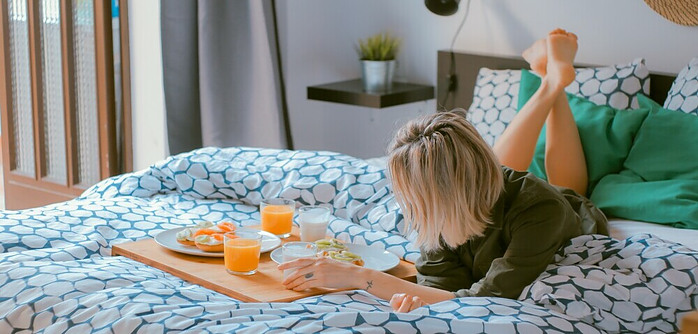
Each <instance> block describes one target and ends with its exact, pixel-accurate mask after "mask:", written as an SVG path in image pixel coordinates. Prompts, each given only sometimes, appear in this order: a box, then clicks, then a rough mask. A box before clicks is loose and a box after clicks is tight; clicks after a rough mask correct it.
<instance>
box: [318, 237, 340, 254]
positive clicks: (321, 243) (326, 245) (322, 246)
mask: <svg viewBox="0 0 698 334" xmlns="http://www.w3.org/2000/svg"><path fill="white" fill-rule="evenodd" d="M315 246H317V252H318V254H319V255H320V256H327V254H328V253H329V252H331V251H337V252H339V251H344V250H347V246H345V245H344V243H343V242H342V241H341V240H337V239H335V238H332V239H322V240H318V241H315Z"/></svg>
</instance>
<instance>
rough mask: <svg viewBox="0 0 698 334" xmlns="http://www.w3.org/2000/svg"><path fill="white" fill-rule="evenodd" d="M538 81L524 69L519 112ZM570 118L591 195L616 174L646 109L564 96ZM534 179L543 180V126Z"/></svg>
mask: <svg viewBox="0 0 698 334" xmlns="http://www.w3.org/2000/svg"><path fill="white" fill-rule="evenodd" d="M540 82H541V80H540V78H539V77H538V76H536V75H535V74H533V73H531V72H529V71H526V70H524V71H523V72H522V74H521V86H520V87H519V109H521V107H523V105H524V104H526V102H527V101H528V100H529V99H530V98H531V96H533V94H534V93H535V92H536V90H537V89H538V87H539V86H540ZM567 100H568V101H569V103H570V109H571V110H572V115H573V117H574V119H575V121H576V122H577V129H578V131H579V137H580V139H581V141H582V147H583V149H584V155H585V158H586V163H587V173H588V174H589V187H588V190H587V194H585V195H588V194H591V192H592V191H593V190H594V188H595V186H596V184H597V183H598V182H599V180H601V178H602V177H604V176H605V175H608V174H612V173H618V172H620V171H621V169H622V167H623V162H624V160H625V158H626V156H627V155H628V152H629V151H630V148H631V146H632V143H633V139H634V138H635V134H636V133H637V131H638V129H639V128H640V125H642V122H643V120H644V119H645V117H647V114H648V112H649V109H647V108H640V109H636V110H618V109H615V108H612V107H609V106H605V105H604V106H601V105H596V104H594V103H592V102H590V101H589V100H587V99H584V98H581V97H578V96H575V95H571V94H567ZM529 171H530V172H531V173H533V174H535V175H536V176H538V177H540V178H543V179H546V180H547V175H546V173H545V127H543V130H542V131H541V134H540V136H539V137H538V142H537V143H536V150H535V154H534V157H533V161H532V162H531V166H530V167H529Z"/></svg>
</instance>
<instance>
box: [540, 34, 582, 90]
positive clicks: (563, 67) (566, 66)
mask: <svg viewBox="0 0 698 334" xmlns="http://www.w3.org/2000/svg"><path fill="white" fill-rule="evenodd" d="M546 42H547V43H546V46H547V50H548V57H547V58H548V62H547V65H546V71H547V74H548V75H547V77H548V78H549V79H550V80H551V83H553V85H554V86H557V87H561V88H564V87H567V85H569V84H571V83H572V81H574V77H575V71H574V67H573V66H572V63H573V62H574V56H575V55H576V54H577V35H575V34H573V33H571V32H566V31H565V30H562V29H555V30H553V31H551V32H550V33H549V34H548V38H547V39H546Z"/></svg>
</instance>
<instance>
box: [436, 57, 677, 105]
mask: <svg viewBox="0 0 698 334" xmlns="http://www.w3.org/2000/svg"><path fill="white" fill-rule="evenodd" d="M451 60H453V62H451ZM578 66H580V67H589V66H593V67H596V66H597V65H584V64H579V65H578ZM482 67H487V68H490V69H493V70H502V69H522V68H526V69H527V68H529V67H528V63H526V61H525V60H523V58H521V57H507V56H493V55H484V54H473V53H459V52H450V51H439V56H438V69H437V83H436V98H437V100H436V103H437V109H439V110H443V109H445V110H450V109H453V108H464V109H468V107H470V104H471V103H472V102H473V89H474V88H475V81H476V80H477V74H478V72H479V71H480V68H482ZM451 73H455V77H456V80H455V81H456V83H455V85H454V83H453V82H452V80H450V77H451ZM675 77H676V76H675V75H673V74H668V73H650V97H651V98H652V99H653V100H655V101H657V103H659V104H661V105H663V104H664V100H666V96H667V93H668V92H669V89H670V88H671V84H672V83H673V82H674V78H675ZM449 86H454V87H453V88H454V89H453V91H451V92H449Z"/></svg>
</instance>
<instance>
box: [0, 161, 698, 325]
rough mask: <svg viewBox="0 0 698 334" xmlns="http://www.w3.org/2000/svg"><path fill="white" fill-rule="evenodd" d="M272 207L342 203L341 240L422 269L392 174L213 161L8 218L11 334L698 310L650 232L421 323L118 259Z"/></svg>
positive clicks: (630, 315)
mask: <svg viewBox="0 0 698 334" xmlns="http://www.w3.org/2000/svg"><path fill="white" fill-rule="evenodd" d="M271 197H285V198H290V199H294V200H296V201H298V202H299V203H301V204H321V203H322V204H329V205H331V206H332V207H333V208H334V214H333V218H332V221H331V223H330V230H331V231H332V232H333V233H334V234H335V235H336V236H337V237H338V238H341V239H344V240H347V241H352V242H354V243H358V244H368V245H377V246H379V247H381V248H385V249H387V250H389V251H391V252H393V253H395V254H396V255H398V256H400V257H401V258H403V259H406V260H409V261H414V260H415V259H416V258H417V256H418V250H417V249H416V248H415V247H414V245H413V243H412V242H411V240H413V237H414V236H410V235H404V234H403V233H402V231H403V222H402V215H401V214H400V212H399V208H398V207H397V205H396V203H395V201H394V199H393V197H392V194H391V191H390V185H389V182H388V181H387V179H386V175H385V170H383V169H381V168H378V167H374V166H370V165H368V164H367V163H366V162H365V161H363V160H359V159H355V158H352V157H348V156H345V155H341V154H337V153H331V152H315V151H285V150H271V149H253V148H227V149H218V148H204V149H199V150H196V151H192V152H189V153H185V154H180V155H177V156H174V157H171V158H169V159H167V160H165V161H163V162H161V163H158V164H155V165H153V166H152V167H150V168H149V169H146V170H143V171H139V172H135V173H130V174H125V175H121V176H117V177H113V178H111V179H107V180H104V181H102V182H100V183H99V184H97V185H95V186H94V187H92V188H90V189H89V190H87V191H86V192H85V193H84V194H83V195H81V196H80V197H79V198H77V199H74V200H71V201H68V202H65V203H59V204H54V205H48V206H45V207H41V208H36V209H28V210H22V211H4V212H1V213H0V333H10V332H24V331H26V332H45V333H62V332H68V333H88V332H99V333H111V332H113V333H130V332H135V333H157V332H178V331H183V332H187V331H190V332H197V333H198V332H233V331H235V332H242V333H245V332H248V333H260V332H301V333H311V332H321V331H330V332H347V333H349V332H361V333H363V332H368V333H383V332H393V333H418V332H420V333H442V332H455V333H480V332H488V333H541V332H555V331H558V332H579V333H599V332H657V333H664V332H675V331H676V330H677V327H676V324H678V320H679V318H680V317H681V316H682V315H683V314H685V313H686V312H687V311H689V310H691V309H695V308H696V306H697V305H698V292H697V291H696V287H698V284H697V282H696V277H698V252H695V251H693V250H690V249H688V248H685V247H683V246H681V245H678V244H674V243H670V242H664V241H662V240H660V239H657V238H655V237H652V236H650V235H640V236H635V237H633V238H629V239H628V240H614V239H611V238H608V237H603V236H583V237H579V238H575V239H573V240H572V241H571V242H570V243H569V244H568V245H566V246H565V247H563V248H562V249H561V250H560V252H559V253H558V255H557V256H556V259H555V263H554V264H551V265H550V266H549V267H548V270H547V271H546V272H544V273H543V274H542V275H541V276H540V277H539V279H537V280H536V281H535V282H534V283H533V284H531V285H530V286H529V287H527V289H526V290H525V291H524V292H523V293H522V295H521V298H520V299H521V300H520V301H515V300H508V299H502V298H459V299H453V300H450V301H446V302H442V303H438V304H434V305H430V306H427V307H423V308H420V309H417V310H415V311H413V312H411V313H408V314H397V313H392V312H390V307H389V306H388V305H387V303H386V301H384V300H380V299H378V298H376V297H374V296H372V295H370V294H367V293H365V292H363V291H348V292H341V293H335V294H330V295H325V296H318V297H312V298H306V299H302V300H298V301H296V302H293V303H242V302H238V301H236V300H234V299H232V298H230V297H227V296H224V295H221V294H219V293H216V292H213V291H210V290H208V289H205V288H202V287H200V286H197V285H191V284H189V283H187V282H185V281H182V280H180V279H178V278H176V277H174V276H172V275H170V274H167V273H165V272H162V271H160V270H157V269H154V268H152V267H149V266H146V265H144V264H141V263H139V262H136V261H133V260H130V259H127V258H122V257H111V256H109V255H110V253H111V245H114V244H116V243H121V242H127V241H133V240H138V239H142V238H149V237H152V236H154V235H156V234H157V233H159V232H162V231H164V230H166V229H170V228H174V227H180V226H185V225H191V224H192V223H195V222H197V221H200V220H210V221H220V220H233V221H235V222H237V223H238V224H239V225H242V226H247V225H256V224H258V223H259V212H258V211H257V206H258V204H259V202H260V201H261V200H262V199H263V198H271Z"/></svg>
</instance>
